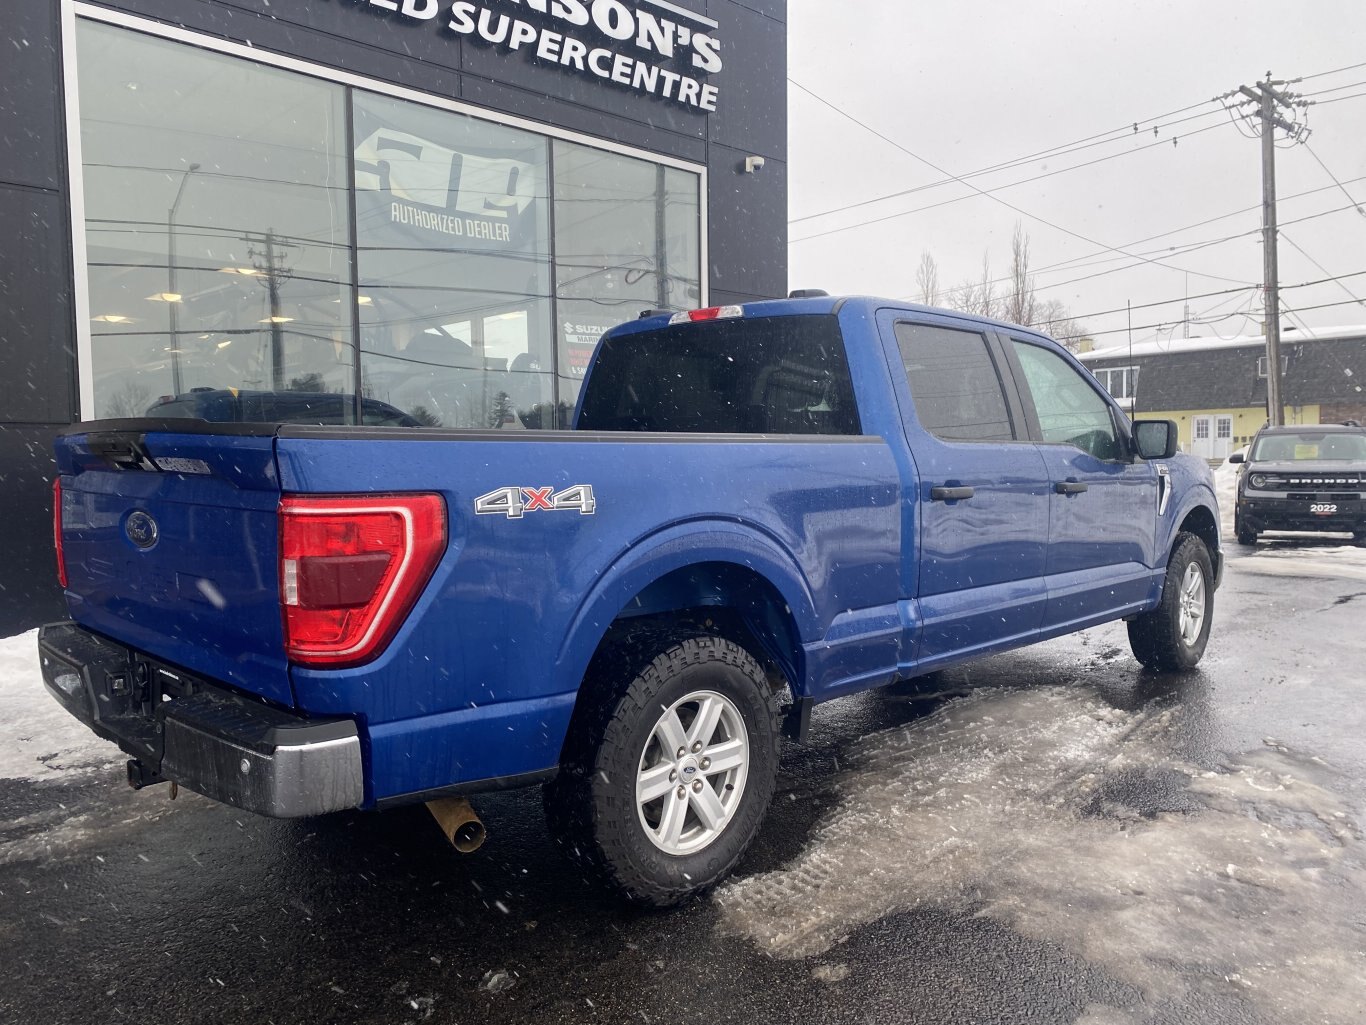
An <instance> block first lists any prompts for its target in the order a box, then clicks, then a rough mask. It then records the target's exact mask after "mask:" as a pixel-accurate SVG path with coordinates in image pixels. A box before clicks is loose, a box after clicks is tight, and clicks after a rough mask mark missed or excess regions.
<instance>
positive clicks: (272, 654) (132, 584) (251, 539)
mask: <svg viewBox="0 0 1366 1025" xmlns="http://www.w3.org/2000/svg"><path fill="white" fill-rule="evenodd" d="M125 423H128V422H125ZM102 426H103V425H94V430H92V431H90V432H88V433H68V434H67V435H66V436H64V437H62V438H59V439H58V443H57V462H58V468H59V471H60V473H61V475H62V476H61V488H62V490H61V502H62V511H61V522H62V537H63V546H64V550H65V557H66V558H65V561H66V568H67V598H68V603H69V606H70V609H71V615H72V618H73V619H75V620H76V621H77V622H78V623H81V624H82V625H84V626H86V627H89V628H90V629H92V630H96V631H98V632H100V633H103V634H106V635H108V636H110V637H113V638H115V639H116V640H119V641H122V642H123V643H125V644H127V645H129V646H130V647H133V648H137V649H141V650H143V651H146V652H149V653H152V654H155V655H156V656H158V657H159V658H161V659H164V660H166V661H168V662H172V663H176V664H179V665H181V666H183V667H185V668H186V669H189V670H191V671H193V672H197V673H201V674H204V675H205V676H209V677H212V678H214V679H218V680H222V681H224V682H227V683H230V684H232V685H234V686H236V687H239V688H241V689H243V690H246V691H249V692H251V693H254V694H257V695H259V696H260V697H263V698H266V699H268V700H270V701H273V702H277V703H279V704H282V705H292V704H293V694H292V690H291V687H290V682H289V672H288V666H287V663H286V660H285V654H284V643H283V625H282V622H281V613H280V604H279V585H278V550H279V537H278V526H277V507H278V505H279V501H280V488H279V480H278V474H277V473H276V466H275V438H274V430H273V428H270V427H265V426H262V427H260V428H259V429H258V430H257V431H255V432H252V431H241V430H236V431H234V429H233V428H231V427H224V426H222V425H218V426H217V427H214V426H211V425H207V424H197V423H196V424H193V425H187V426H184V427H180V426H169V425H165V424H162V425H160V426H159V427H158V426H153V425H148V426H136V425H135V426H132V427H126V428H125V427H123V426H122V425H119V427H118V428H117V429H101V428H102ZM110 427H111V428H112V427H113V425H112V424H111V425H110Z"/></svg>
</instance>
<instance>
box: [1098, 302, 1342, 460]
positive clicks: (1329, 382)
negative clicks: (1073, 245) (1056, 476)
mask: <svg viewBox="0 0 1366 1025" xmlns="http://www.w3.org/2000/svg"><path fill="white" fill-rule="evenodd" d="M1078 358H1080V359H1081V361H1082V362H1083V363H1084V364H1086V366H1087V367H1088V368H1089V369H1090V370H1091V372H1092V373H1093V374H1095V375H1096V378H1097V380H1099V381H1100V383H1101V384H1102V385H1103V386H1104V387H1105V388H1106V389H1107V390H1108V391H1109V392H1110V394H1111V395H1113V396H1114V397H1115V399H1116V400H1118V402H1119V404H1120V405H1121V406H1122V407H1123V408H1124V409H1125V410H1126V411H1127V412H1128V413H1129V414H1130V416H1132V417H1141V418H1143V419H1154V420H1174V421H1176V424H1177V426H1178V427H1179V428H1180V441H1181V449H1182V451H1184V452H1190V453H1192V454H1193V455H1197V456H1202V457H1204V458H1206V459H1210V460H1222V459H1224V458H1226V457H1227V456H1228V455H1229V453H1230V452H1232V451H1233V450H1235V449H1237V448H1239V447H1241V446H1243V445H1246V444H1247V443H1248V442H1249V441H1251V440H1252V436H1253V435H1254V434H1256V433H1257V430H1258V428H1260V427H1261V426H1262V425H1263V424H1265V423H1266V421H1267V405H1266V383H1267V359H1266V340H1265V339H1264V338H1263V337H1262V336H1260V335H1254V336H1248V337H1239V338H1229V339H1224V338H1174V339H1172V340H1171V341H1165V342H1158V341H1149V342H1140V343H1138V344H1135V345H1133V346H1132V347H1130V346H1129V345H1127V344H1125V345H1122V346H1112V347H1107V348H1103V349H1093V350H1091V351H1089V352H1082V353H1080V354H1079V356H1078ZM1281 377H1282V388H1281V394H1282V396H1283V398H1284V402H1285V404H1284V406H1283V417H1284V421H1285V423H1287V424H1318V423H1341V422H1342V421H1344V420H1349V419H1352V420H1357V421H1359V422H1363V423H1366V327H1344V328H1324V329H1317V330H1313V331H1290V330H1286V331H1283V332H1282V335H1281Z"/></svg>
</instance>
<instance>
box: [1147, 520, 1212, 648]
mask: <svg viewBox="0 0 1366 1025" xmlns="http://www.w3.org/2000/svg"><path fill="white" fill-rule="evenodd" d="M1213 614H1214V566H1213V563H1212V562H1211V561H1210V557H1209V550H1208V549H1207V548H1205V544H1204V542H1203V541H1201V540H1200V539H1199V538H1198V537H1196V536H1195V535H1194V534H1186V533H1181V534H1178V535H1177V538H1176V544H1175V546H1174V547H1173V548H1172V554H1171V558H1170V559H1169V560H1168V561H1167V577H1166V580H1165V581H1164V583H1163V585H1162V599H1161V600H1160V601H1159V602H1158V605H1157V608H1155V609H1153V610H1152V611H1151V612H1145V613H1143V614H1142V615H1140V616H1137V617H1136V618H1134V619H1133V620H1131V621H1130V622H1129V647H1130V648H1132V649H1133V653H1134V658H1136V659H1138V660H1139V661H1140V662H1142V663H1143V664H1144V665H1145V666H1148V667H1150V668H1152V669H1175V670H1186V669H1193V668H1194V667H1195V665H1196V664H1197V663H1198V662H1199V661H1200V658H1201V656H1202V655H1204V653H1205V645H1206V644H1208V643H1209V630H1210V620H1211V618H1212V617H1213Z"/></svg>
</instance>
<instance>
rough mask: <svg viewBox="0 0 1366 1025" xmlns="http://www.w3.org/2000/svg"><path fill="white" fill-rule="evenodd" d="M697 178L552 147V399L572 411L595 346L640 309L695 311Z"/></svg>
mask: <svg viewBox="0 0 1366 1025" xmlns="http://www.w3.org/2000/svg"><path fill="white" fill-rule="evenodd" d="M700 223H701V201H700V199H699V187H698V178H697V175H695V174H691V173H689V172H687V171H680V170H678V169H677V168H672V167H664V166H661V165H659V164H653V163H650V162H649V161H647V160H638V159H635V158H633V157H627V156H622V155H620V154H616V153H606V152H603V151H602V150H598V149H592V148H590V147H587V146H579V145H575V144H574V143H569V142H558V141H557V142H556V143H555V295H556V298H557V309H558V316H557V317H556V334H557V336H558V340H559V353H558V356H559V359H558V363H559V368H560V369H559V372H560V397H561V402H562V404H563V405H565V406H567V408H568V409H569V410H572V409H573V405H574V402H575V400H576V399H577V397H578V389H579V384H580V382H581V381H582V380H583V376H584V372H585V371H586V370H587V367H588V361H589V358H590V357H591V356H592V354H593V347H594V346H595V345H596V344H597V341H598V338H599V337H600V336H601V335H602V333H603V332H604V331H606V330H607V329H608V328H610V327H615V326H616V325H617V324H620V323H623V322H624V321H628V320H634V319H635V318H636V317H637V316H638V315H639V314H640V312H641V311H642V310H647V309H672V310H685V309H692V308H694V307H696V306H698V305H700V303H701V295H702V290H701V284H700V281H701V249H700V245H699V234H698V225H699V224H700Z"/></svg>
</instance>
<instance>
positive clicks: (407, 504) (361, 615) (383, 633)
mask: <svg viewBox="0 0 1366 1025" xmlns="http://www.w3.org/2000/svg"><path fill="white" fill-rule="evenodd" d="M445 550H446V504H445V502H443V501H442V499H441V496H440V495H379V496H373V495H367V496H365V497H358V496H349V495H331V496H309V497H302V496H286V497H285V498H283V499H281V500H280V604H281V605H282V606H284V612H285V652H286V654H287V655H288V656H289V658H290V661H292V662H297V663H299V664H301V665H308V666H328V667H332V668H337V667H340V666H351V665H357V664H359V663H361V662H367V661H369V660H370V659H372V658H374V657H375V656H376V655H378V654H379V653H380V652H381V651H383V650H384V647H385V645H387V644H388V643H389V641H390V640H391V639H392V638H393V636H394V633H395V631H397V630H398V628H399V625H400V624H401V623H402V622H403V620H404V618H405V617H406V616H407V615H408V613H409V611H410V610H411V609H412V607H413V603H414V602H415V601H417V597H418V595H419V594H421V593H422V589H423V587H425V586H426V584H427V580H428V579H429V578H430V577H431V575H432V570H434V569H435V568H436V564H437V563H438V562H439V561H440V560H441V554H442V553H443V552H444V551H445Z"/></svg>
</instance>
